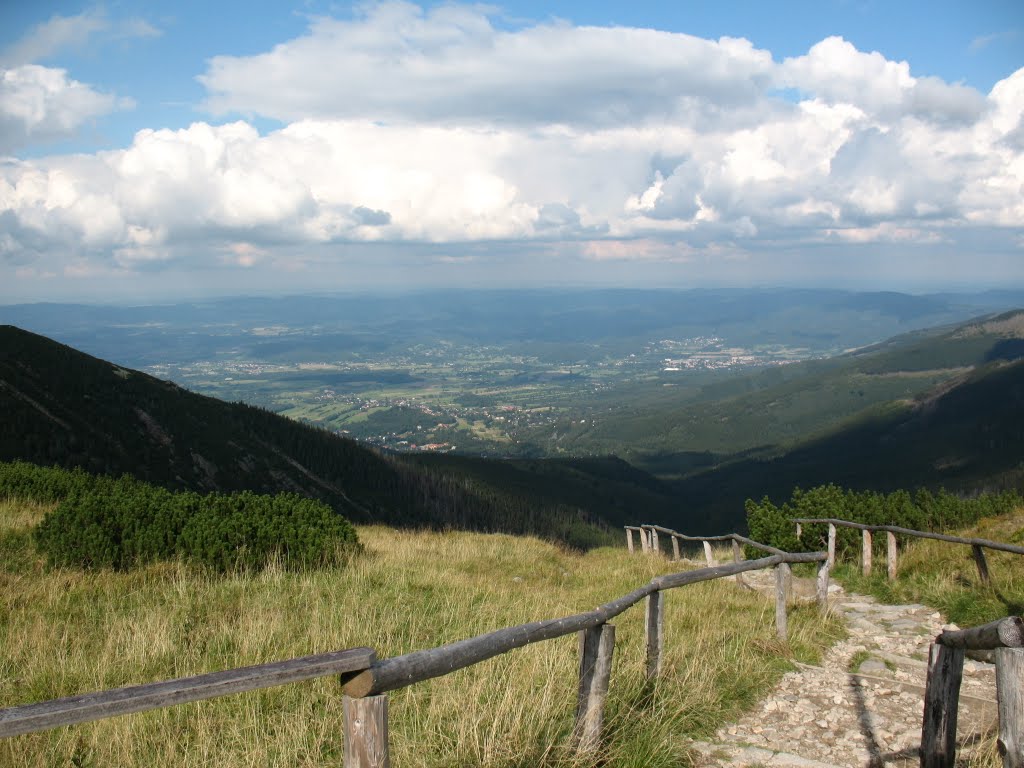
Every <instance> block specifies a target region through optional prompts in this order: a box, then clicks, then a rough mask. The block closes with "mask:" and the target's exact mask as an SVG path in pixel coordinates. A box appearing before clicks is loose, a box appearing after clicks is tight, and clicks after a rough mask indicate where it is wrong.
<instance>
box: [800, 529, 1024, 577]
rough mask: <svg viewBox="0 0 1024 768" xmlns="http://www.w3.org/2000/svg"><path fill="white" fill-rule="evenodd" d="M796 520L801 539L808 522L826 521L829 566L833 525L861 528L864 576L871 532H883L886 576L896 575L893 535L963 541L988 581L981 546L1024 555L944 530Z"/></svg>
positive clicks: (867, 569)
mask: <svg viewBox="0 0 1024 768" xmlns="http://www.w3.org/2000/svg"><path fill="white" fill-rule="evenodd" d="M793 522H794V523H796V536H797V538H798V539H799V538H801V536H802V535H803V526H804V525H805V524H809V523H819V524H826V523H827V524H828V563H829V568H831V567H832V566H834V565H835V562H836V528H837V527H843V528H856V529H858V530H860V531H861V534H862V535H861V571H862V572H863V574H864V575H865V576H869V575H870V574H871V547H872V534H874V533H877V532H879V531H884V532H885V535H886V556H887V557H886V559H887V563H886V565H887V568H886V571H887V573H888V575H889V578H890V579H895V578H896V572H897V569H898V562H897V559H898V557H899V553H898V551H897V546H896V534H900V535H901V536H911V537H916V538H920V539H937V540H938V541H948V542H951V543H953V544H967V545H969V546H970V547H971V548H972V550H973V552H974V562H975V564H976V565H977V567H978V577H979V578H980V579H981V580H982V581H983V582H985V583H988V582H989V581H991V576H990V575H989V572H988V563H987V562H986V560H985V549H993V550H998V551H1000V552H1012V553H1014V554H1015V555H1024V547H1018V546H1014V545H1013V544H1004V543H1002V542H1000V541H989V540H988V539H969V538H963V537H961V536H948V535H946V534H944V533H932V532H930V531H915V530H912V529H910V528H900V527H899V526H896V525H865V524H864V523H851V522H850V521H849V520H836V519H835V518H831V517H822V518H807V517H799V518H794V519H793Z"/></svg>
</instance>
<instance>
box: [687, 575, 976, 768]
mask: <svg viewBox="0 0 1024 768" xmlns="http://www.w3.org/2000/svg"><path fill="white" fill-rule="evenodd" d="M745 578H746V576H745ZM761 580H764V583H763V584H761V583H760V581H761ZM749 581H751V580H750V579H748V582H749ZM773 585H774V578H773V576H772V574H771V572H764V573H762V574H759V575H758V576H757V577H756V578H755V579H754V580H753V584H752V586H754V587H755V588H765V589H766V590H770V589H773V588H774V587H773ZM830 605H831V606H832V608H833V610H836V611H839V612H840V614H841V615H842V616H843V618H844V619H845V620H846V625H847V627H848V630H849V637H848V638H847V639H846V640H844V641H842V642H840V643H838V644H837V645H835V646H834V647H833V648H832V649H831V650H830V651H829V652H828V653H827V655H826V656H825V657H824V658H823V659H822V662H821V665H820V666H811V665H805V664H800V665H798V669H797V670H796V671H794V672H790V673H788V674H786V676H785V677H784V678H783V679H782V681H781V682H780V683H779V685H778V686H777V687H776V688H775V690H774V691H772V693H771V694H770V695H769V696H768V697H767V698H766V699H764V700H763V701H762V702H761V703H760V705H759V706H758V707H757V708H755V709H754V711H752V712H750V713H749V714H747V715H746V716H745V717H744V718H743V719H742V720H740V721H739V722H737V723H733V724H731V725H728V726H725V727H723V728H722V729H720V730H719V731H718V733H716V734H715V737H714V739H713V740H712V741H708V742H695V743H693V744H692V747H693V749H694V750H695V752H696V753H697V755H698V760H697V766H698V768H710V767H711V766H737V767H739V766H804V767H805V768H832V767H833V766H844V767H850V768H852V767H854V766H857V767H860V766H870V767H872V768H873V767H874V766H884V765H908V766H909V765H917V764H918V753H917V749H918V747H919V746H920V743H921V715H922V711H923V700H924V699H923V697H924V684H925V677H926V674H927V660H928V646H929V644H930V643H931V640H932V639H933V638H934V637H935V635H937V634H938V633H939V632H940V631H941V630H942V629H943V627H948V626H952V625H950V624H946V623H944V622H943V620H942V616H941V615H940V614H938V613H936V612H934V611H932V610H931V609H929V608H926V607H925V606H923V605H883V604H881V603H878V602H876V601H875V600H874V599H873V598H871V597H864V596H862V595H854V594H846V593H844V592H843V590H842V588H841V587H839V586H838V585H832V587H831V588H830ZM995 722H996V705H995V671H994V668H993V667H992V666H991V665H990V664H984V663H980V662H976V661H971V660H968V661H967V662H966V663H965V666H964V680H963V685H962V687H961V693H960V716H959V723H958V734H957V742H958V744H960V745H961V747H960V754H964V755H966V754H967V753H968V752H969V749H970V745H971V744H973V743H974V742H975V741H977V740H978V738H979V735H980V734H982V733H983V732H985V730H986V729H990V728H992V727H994V725H995ZM958 762H959V761H958Z"/></svg>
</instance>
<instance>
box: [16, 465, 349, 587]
mask: <svg viewBox="0 0 1024 768" xmlns="http://www.w3.org/2000/svg"><path fill="white" fill-rule="evenodd" d="M0 495H7V496H12V497H19V498H26V499H30V500H33V501H41V502H51V503H52V502H54V501H56V502H58V503H57V506H56V507H55V508H54V509H53V510H52V511H51V512H49V513H48V514H47V515H46V516H45V517H44V518H43V520H42V521H41V522H40V524H39V525H38V526H37V527H36V529H35V533H34V536H35V540H36V543H37V545H38V546H39V548H40V549H41V550H42V552H43V553H44V554H45V555H46V557H47V560H48V561H49V563H50V564H51V565H55V566H70V567H82V568H113V569H116V570H125V569H128V568H132V567H134V566H137V565H142V564H145V563H151V562H155V561H158V560H172V559H176V558H180V559H182V560H186V561H189V562H193V563H197V564H199V565H204V566H207V567H210V568H212V569H214V570H216V571H220V572H225V571H233V570H251V569H259V568H262V567H264V566H265V565H266V564H268V563H269V562H271V561H273V562H275V563H277V564H279V565H280V566H282V567H284V568H288V569H306V568H316V567H324V566H331V565H339V564H342V563H344V562H345V561H347V559H348V558H349V557H350V556H351V554H353V553H354V552H355V551H357V550H358V549H359V542H358V539H357V536H356V532H355V528H353V527H352V525H351V523H349V521H348V520H347V519H345V518H344V517H342V516H341V515H339V514H337V513H336V512H335V511H334V510H332V509H331V508H330V507H329V506H327V505H326V504H324V503H323V502H320V501H316V500H314V499H308V498H304V497H302V496H299V495H297V494H293V493H282V494H277V495H274V496H270V495H265V494H257V493H252V492H249V491H245V492H242V493H232V494H224V493H209V494H199V493H193V492H173V491H169V490H166V489H164V488H158V487H156V486H153V485H149V484H148V483H143V482H140V481H138V480H135V479H134V478H132V477H130V476H128V475H125V476H122V477H120V478H111V477H105V476H93V475H89V474H87V473H85V472H82V471H80V470H74V471H68V470H64V469H59V468H44V467H36V466H34V465H31V464H25V463H22V462H16V463H12V464H3V465H0Z"/></svg>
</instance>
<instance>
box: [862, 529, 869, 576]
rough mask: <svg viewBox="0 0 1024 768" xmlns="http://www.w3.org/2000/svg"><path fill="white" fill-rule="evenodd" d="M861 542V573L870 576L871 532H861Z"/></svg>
mask: <svg viewBox="0 0 1024 768" xmlns="http://www.w3.org/2000/svg"><path fill="white" fill-rule="evenodd" d="M861 536H862V542H861V548H860V566H861V573H863V574H864V575H865V576H870V575H871V531H868V530H864V531H861Z"/></svg>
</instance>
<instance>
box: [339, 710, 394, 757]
mask: <svg viewBox="0 0 1024 768" xmlns="http://www.w3.org/2000/svg"><path fill="white" fill-rule="evenodd" d="M341 709H342V716H343V718H344V722H345V751H344V757H343V760H344V762H343V765H344V767H345V768H390V766H391V756H390V748H389V746H388V697H387V696H367V697H366V698H365V699H353V698H351V697H350V696H343V697H342V699H341Z"/></svg>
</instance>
